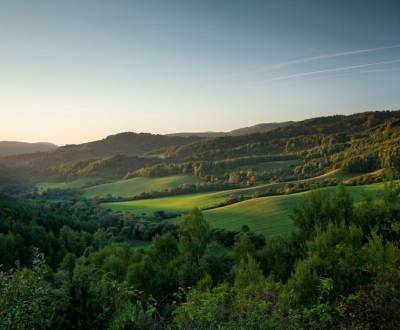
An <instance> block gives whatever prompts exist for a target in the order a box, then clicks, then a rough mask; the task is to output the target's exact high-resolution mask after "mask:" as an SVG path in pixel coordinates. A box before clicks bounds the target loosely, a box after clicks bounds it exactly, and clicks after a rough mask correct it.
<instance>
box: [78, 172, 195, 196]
mask: <svg viewBox="0 0 400 330" xmlns="http://www.w3.org/2000/svg"><path fill="white" fill-rule="evenodd" d="M197 182H198V179H197V178H196V177H194V176H191V175H174V176H166V177H160V178H144V177H137V178H132V179H127V180H119V181H114V182H111V183H104V184H100V185H97V186H93V187H90V188H87V189H85V197H86V198H94V197H106V196H109V195H111V196H113V197H134V196H137V195H140V194H141V193H143V192H152V191H163V190H165V189H168V188H176V187H178V186H180V185H182V184H195V183H197Z"/></svg>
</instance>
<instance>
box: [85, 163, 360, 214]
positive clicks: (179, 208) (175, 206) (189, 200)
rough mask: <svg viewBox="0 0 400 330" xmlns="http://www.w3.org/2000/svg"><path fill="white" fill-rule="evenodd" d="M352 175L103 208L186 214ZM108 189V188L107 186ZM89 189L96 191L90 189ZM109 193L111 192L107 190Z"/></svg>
mask: <svg viewBox="0 0 400 330" xmlns="http://www.w3.org/2000/svg"><path fill="white" fill-rule="evenodd" d="M351 177H352V175H347V174H344V173H342V172H340V171H332V172H330V173H327V174H324V175H322V176H319V177H315V178H310V179H305V180H297V181H292V182H278V183H269V184H264V185H259V186H255V187H248V188H241V189H230V190H222V191H216V192H207V193H195V194H187V195H178V196H171V197H161V198H151V199H141V200H133V201H127V202H113V203H104V204H103V206H104V207H107V208H111V209H112V210H115V211H122V212H133V213H136V214H143V213H145V214H152V213H154V212H156V211H161V210H164V211H169V212H177V213H180V212H186V211H188V210H191V209H193V208H199V209H208V208H213V207H216V206H218V205H219V204H221V203H223V202H225V201H226V200H227V199H229V198H235V197H236V198H239V197H240V196H244V197H253V196H256V195H260V194H265V193H269V192H270V191H272V190H273V189H279V188H283V187H285V186H286V185H287V184H288V183H302V182H307V183H315V184H316V185H317V184H318V182H319V181H320V180H324V179H328V178H336V179H338V180H339V181H344V180H347V179H349V178H351ZM108 187H109V186H108ZM90 189H96V187H92V188H90ZM108 191H111V190H108Z"/></svg>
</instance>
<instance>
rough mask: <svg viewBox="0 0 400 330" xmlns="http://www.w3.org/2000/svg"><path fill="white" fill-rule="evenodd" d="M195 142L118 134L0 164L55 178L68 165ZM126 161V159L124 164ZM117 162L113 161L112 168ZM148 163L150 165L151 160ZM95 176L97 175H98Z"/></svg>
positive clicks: (24, 172)
mask: <svg viewBox="0 0 400 330" xmlns="http://www.w3.org/2000/svg"><path fill="white" fill-rule="evenodd" d="M197 140H199V138H197V137H189V138H184V137H172V136H164V135H153V134H147V133H140V134H137V133H120V134H116V135H111V136H108V137H106V138H105V139H103V140H99V141H94V142H89V143H83V144H78V145H67V146H63V147H59V148H57V149H56V150H54V151H52V152H41V153H34V154H29V155H16V156H8V157H4V158H1V159H0V164H2V165H4V166H6V167H9V168H11V169H13V170H15V171H16V172H19V173H20V174H21V175H23V176H24V177H30V178H35V177H36V176H39V177H40V176H42V177H43V175H44V176H47V175H49V174H54V175H57V174H59V173H58V172H63V171H64V170H63V168H64V169H65V168H67V169H69V170H71V166H72V167H74V166H78V167H82V166H83V165H84V164H82V163H79V162H88V161H90V162H92V165H93V166H95V167H96V168H97V167H98V165H99V164H94V163H93V161H98V160H100V162H102V165H104V160H107V159H108V158H110V157H114V156H118V155H124V156H131V157H137V156H140V155H144V154H146V153H148V152H150V151H153V150H157V149H160V148H166V147H170V146H181V145H184V144H188V143H193V142H195V141H197ZM120 160H121V159H120ZM126 160H127V159H126V158H125V159H124V161H125V163H126ZM131 160H132V159H131ZM131 160H128V161H131ZM121 161H122V160H121ZM138 162H140V163H141V166H143V165H145V164H144V163H143V161H140V160H139V159H136V163H138ZM116 163H117V162H115V161H114V164H115V165H116ZM149 163H153V162H151V161H150V162H149ZM86 165H88V164H86ZM136 168H137V166H136V165H133V166H132V167H131V168H128V169H127V170H126V171H125V172H124V173H123V174H121V176H123V175H124V174H126V173H127V172H129V171H132V170H134V169H136ZM64 172H65V171H64ZM94 175H95V176H97V175H98V174H97V173H96V174H94ZM121 176H120V177H121Z"/></svg>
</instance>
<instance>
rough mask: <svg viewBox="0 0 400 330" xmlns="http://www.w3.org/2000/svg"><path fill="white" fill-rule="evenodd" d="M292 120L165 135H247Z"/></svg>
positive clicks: (283, 125)
mask: <svg viewBox="0 0 400 330" xmlns="http://www.w3.org/2000/svg"><path fill="white" fill-rule="evenodd" d="M293 123H294V122H293V121H287V122H281V123H262V124H257V125H253V126H249V127H242V128H237V129H234V130H232V131H229V132H212V131H210V132H180V133H171V134H166V135H167V136H182V137H189V136H198V137H221V136H230V135H249V134H256V133H265V132H269V131H272V130H273V129H276V128H280V127H286V126H288V125H290V124H293Z"/></svg>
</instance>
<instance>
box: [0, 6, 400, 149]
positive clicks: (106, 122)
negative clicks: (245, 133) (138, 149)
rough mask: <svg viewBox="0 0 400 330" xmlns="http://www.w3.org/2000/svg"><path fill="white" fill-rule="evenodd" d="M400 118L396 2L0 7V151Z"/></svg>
mask: <svg viewBox="0 0 400 330" xmlns="http://www.w3.org/2000/svg"><path fill="white" fill-rule="evenodd" d="M383 109H400V1H398V0H393V1H385V0H379V1H378V0H373V1H370V0H335V1H331V0H280V1H278V0H274V1H272V0H271V1H268V0H264V1H252V0H243V1H236V0H229V1H228V0H226V1H219V0H213V1H207V0H198V1H191V0H182V1H172V0H160V1H152V0H143V1H135V0H131V1H123V0H114V1H111V0H107V1H100V0H85V1H84V0H76V1H74V0H65V1H61V0H49V1H47V0H36V1H35V0H31V1H28V0H26V1H19V0H7V1H4V0H0V115H1V116H0V140H19V141H29V142H37V141H49V142H54V143H57V144H66V143H79V142H84V141H90V140H95V139H98V138H102V137H105V136H106V135H109V134H113V133H117V132H121V131H136V132H153V133H169V132H177V131H204V130H216V131H224V130H231V129H234V128H238V127H243V126H248V125H252V124H256V123H260V122H272V121H286V120H300V119H304V118H309V117H315V116H320V115H330V114H338V113H340V114H346V113H354V112H360V111H367V110H383Z"/></svg>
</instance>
